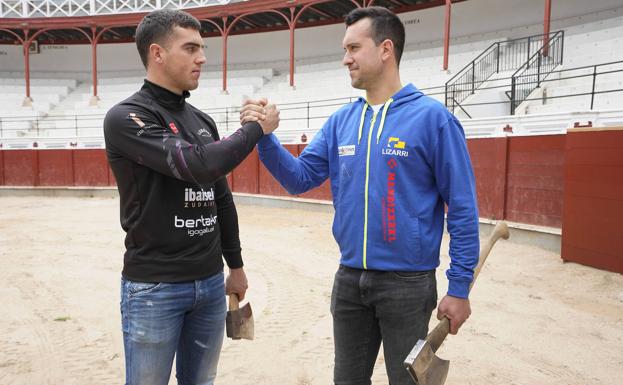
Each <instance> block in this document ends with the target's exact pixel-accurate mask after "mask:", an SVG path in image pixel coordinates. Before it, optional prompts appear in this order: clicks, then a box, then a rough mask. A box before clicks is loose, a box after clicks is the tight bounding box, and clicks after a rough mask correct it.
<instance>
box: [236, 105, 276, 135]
mask: <svg viewBox="0 0 623 385" xmlns="http://www.w3.org/2000/svg"><path fill="white" fill-rule="evenodd" d="M248 122H257V123H259V125H260V126H261V127H262V131H264V135H268V134H270V133H272V132H273V131H275V129H277V127H279V109H278V108H277V106H276V105H275V104H274V103H268V100H267V99H266V98H261V99H246V100H245V101H244V103H243V105H242V109H241V110H240V124H241V125H242V124H245V123H248Z"/></svg>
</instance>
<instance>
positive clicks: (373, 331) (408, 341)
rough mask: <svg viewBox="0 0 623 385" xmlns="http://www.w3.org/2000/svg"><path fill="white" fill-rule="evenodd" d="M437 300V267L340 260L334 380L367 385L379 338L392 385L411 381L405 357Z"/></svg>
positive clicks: (339, 383)
mask: <svg viewBox="0 0 623 385" xmlns="http://www.w3.org/2000/svg"><path fill="white" fill-rule="evenodd" d="M436 305H437V281H436V279H435V271H434V270H432V271H423V272H388V271H370V270H359V269H351V268H348V267H345V266H340V268H339V270H338V271H337V273H336V274H335V281H334V283H333V293H332V295H331V314H332V315H333V337H334V341H335V369H334V376H333V380H334V382H335V384H336V385H369V384H371V381H370V378H371V377H372V371H373V370H374V363H375V361H376V358H377V356H378V352H379V348H380V345H381V341H383V350H384V354H385V366H386V368H387V375H388V377H389V384H390V385H413V380H412V379H411V377H410V376H409V373H408V372H407V370H406V369H405V368H404V366H403V364H402V363H403V361H404V359H405V358H406V357H407V354H409V352H410V351H411V349H412V348H413V346H414V345H415V343H416V342H417V341H418V339H423V338H425V337H426V334H427V333H428V322H429V321H430V316H431V313H432V311H433V309H434V308H435V307H436Z"/></svg>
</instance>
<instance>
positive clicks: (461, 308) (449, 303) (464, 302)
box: [437, 295, 472, 334]
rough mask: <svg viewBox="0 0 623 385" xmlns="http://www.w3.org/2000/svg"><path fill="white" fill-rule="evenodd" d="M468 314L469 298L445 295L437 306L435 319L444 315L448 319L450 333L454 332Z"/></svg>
mask: <svg viewBox="0 0 623 385" xmlns="http://www.w3.org/2000/svg"><path fill="white" fill-rule="evenodd" d="M470 314H472V309H471V307H470V306H469V299H463V298H457V297H452V296H450V295H446V296H445V297H443V298H442V300H441V302H439V306H437V319H438V320H441V319H442V318H443V317H444V316H445V317H446V318H448V319H449V320H450V334H456V333H457V332H458V331H459V328H460V327H461V325H463V322H465V321H466V320H467V319H468V318H469V315H470Z"/></svg>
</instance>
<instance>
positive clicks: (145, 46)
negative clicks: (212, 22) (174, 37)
mask: <svg viewBox="0 0 623 385" xmlns="http://www.w3.org/2000/svg"><path fill="white" fill-rule="evenodd" d="M175 27H182V28H190V29H194V30H196V31H201V23H199V20H197V19H196V18H195V17H194V16H193V15H191V14H190V13H188V12H184V11H180V10H174V9H159V10H157V11H153V12H150V13H148V14H147V15H145V17H144V18H143V20H141V23H140V24H139V25H138V27H136V36H135V40H136V48H138V54H139V55H140V56H141V61H142V62H143V65H144V66H145V68H147V57H148V56H149V46H150V45H152V44H154V43H156V44H161V45H162V44H164V42H165V41H166V39H167V37H168V36H169V34H171V33H172V32H173V28H175Z"/></svg>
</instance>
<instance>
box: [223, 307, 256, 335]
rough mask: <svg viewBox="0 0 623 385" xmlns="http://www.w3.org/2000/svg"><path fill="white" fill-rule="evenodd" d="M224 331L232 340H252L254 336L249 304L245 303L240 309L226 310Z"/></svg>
mask: <svg viewBox="0 0 623 385" xmlns="http://www.w3.org/2000/svg"><path fill="white" fill-rule="evenodd" d="M225 329H226V330H227V337H229V338H231V339H233V340H239V339H241V338H244V339H246V340H252V339H253V338H254V336H255V331H254V327H253V312H252V311H251V304H249V303H247V304H246V305H244V306H243V307H241V308H238V309H234V310H228V311H227V318H226V319H225Z"/></svg>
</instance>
